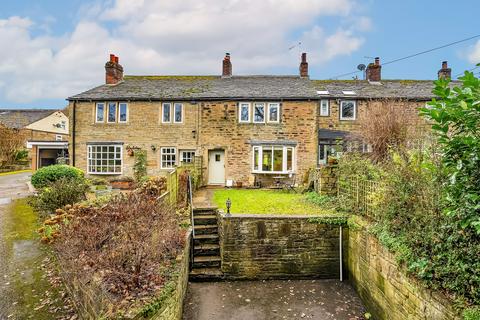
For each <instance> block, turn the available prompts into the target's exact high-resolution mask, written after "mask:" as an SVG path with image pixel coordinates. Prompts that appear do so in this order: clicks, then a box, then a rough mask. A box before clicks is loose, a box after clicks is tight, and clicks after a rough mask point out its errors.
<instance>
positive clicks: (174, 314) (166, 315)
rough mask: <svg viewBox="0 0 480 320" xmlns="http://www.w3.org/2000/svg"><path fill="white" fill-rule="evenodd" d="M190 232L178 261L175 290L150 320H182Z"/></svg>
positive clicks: (188, 269) (188, 270)
mask: <svg viewBox="0 0 480 320" xmlns="http://www.w3.org/2000/svg"><path fill="white" fill-rule="evenodd" d="M191 236H192V235H191V232H190V231H189V233H188V235H187V240H186V244H185V248H184V249H183V254H182V256H181V257H179V259H178V263H179V265H178V267H179V269H178V274H177V276H176V277H175V279H172V281H175V282H176V284H175V289H174V291H173V292H172V294H171V295H170V296H169V297H168V298H167V299H166V300H165V301H164V302H163V303H162V309H161V310H160V311H159V312H158V313H157V314H155V315H154V316H153V317H152V318H151V319H152V320H182V316H183V300H184V298H185V294H186V292H187V286H188V275H189V272H190V244H191V243H190V240H191V238H190V237H191Z"/></svg>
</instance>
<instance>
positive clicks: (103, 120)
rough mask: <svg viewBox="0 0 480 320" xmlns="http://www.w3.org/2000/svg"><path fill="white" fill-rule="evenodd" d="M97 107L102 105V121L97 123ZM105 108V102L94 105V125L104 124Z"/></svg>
mask: <svg viewBox="0 0 480 320" xmlns="http://www.w3.org/2000/svg"><path fill="white" fill-rule="evenodd" d="M98 105H103V114H102V121H99V120H98V115H99V113H98ZM105 106H106V103H105V102H97V103H96V104H95V122H96V123H105V109H106V108H105Z"/></svg>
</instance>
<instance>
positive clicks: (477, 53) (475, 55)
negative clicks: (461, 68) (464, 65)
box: [467, 40, 480, 64]
mask: <svg viewBox="0 0 480 320" xmlns="http://www.w3.org/2000/svg"><path fill="white" fill-rule="evenodd" d="M467 59H468V61H469V62H470V63H475V64H476V63H479V62H480V40H478V41H477V43H476V44H475V45H474V46H473V47H471V48H470V50H469V52H468V54H467Z"/></svg>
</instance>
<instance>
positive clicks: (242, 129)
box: [69, 101, 318, 185]
mask: <svg viewBox="0 0 480 320" xmlns="http://www.w3.org/2000/svg"><path fill="white" fill-rule="evenodd" d="M161 105H162V103H161V102H130V103H129V104H128V110H129V111H128V112H129V116H128V121H127V123H95V103H94V102H91V103H90V102H81V103H76V106H75V110H76V111H75V119H76V123H75V125H72V126H70V128H71V130H73V128H74V129H75V146H74V145H73V139H72V141H71V142H72V143H71V144H70V148H71V149H70V150H69V151H70V155H71V156H73V154H75V166H76V167H78V168H80V169H82V170H85V171H87V143H91V142H121V143H123V145H124V148H123V172H122V174H123V175H126V176H132V175H133V164H134V157H133V156H129V155H128V154H127V150H126V146H127V145H129V146H133V147H136V148H140V149H144V150H146V151H147V170H148V174H150V175H156V174H163V173H165V172H167V171H169V170H165V169H161V165H160V157H161V155H160V148H161V147H175V148H176V150H177V161H178V157H179V156H180V155H179V152H180V151H181V150H195V151H196V154H197V156H202V163H203V164H204V167H203V170H204V172H203V177H205V179H204V183H205V184H206V183H207V182H208V180H207V179H208V152H209V150H218V149H222V150H224V151H225V178H226V179H232V180H234V181H235V182H243V184H244V185H246V184H249V183H250V181H252V179H251V177H252V173H251V172H252V157H253V155H252V152H253V151H252V145H251V143H250V142H251V141H252V140H259V141H282V140H289V141H294V142H295V143H296V146H295V159H296V160H295V164H296V174H297V176H298V177H301V178H298V179H299V180H300V179H303V178H304V176H305V174H306V173H307V172H308V169H309V168H312V167H315V166H316V149H317V138H316V129H317V128H316V121H315V119H316V112H317V109H318V107H317V106H318V103H317V102H314V101H313V102H301V101H298V102H295V101H292V102H289V101H287V102H283V103H282V105H281V107H280V110H281V111H280V114H281V121H280V123H275V124H273V123H264V124H253V123H246V124H245V123H239V122H238V107H237V102H232V101H221V102H196V103H188V102H183V107H184V119H183V122H182V123H179V124H175V123H171V124H164V123H162V122H161ZM69 110H70V118H71V119H72V118H73V108H69ZM71 133H72V134H73V131H71ZM152 146H155V150H153V149H152ZM73 148H75V150H73ZM270 176H272V175H271V174H270V175H267V174H263V175H258V179H263V180H266V181H267V182H268V181H269V179H270V180H271V178H269V177H270Z"/></svg>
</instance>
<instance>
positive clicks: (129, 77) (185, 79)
mask: <svg viewBox="0 0 480 320" xmlns="http://www.w3.org/2000/svg"><path fill="white" fill-rule="evenodd" d="M218 78H219V77H218V76H129V75H127V76H124V77H123V79H124V80H180V81H198V80H215V79H218Z"/></svg>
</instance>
